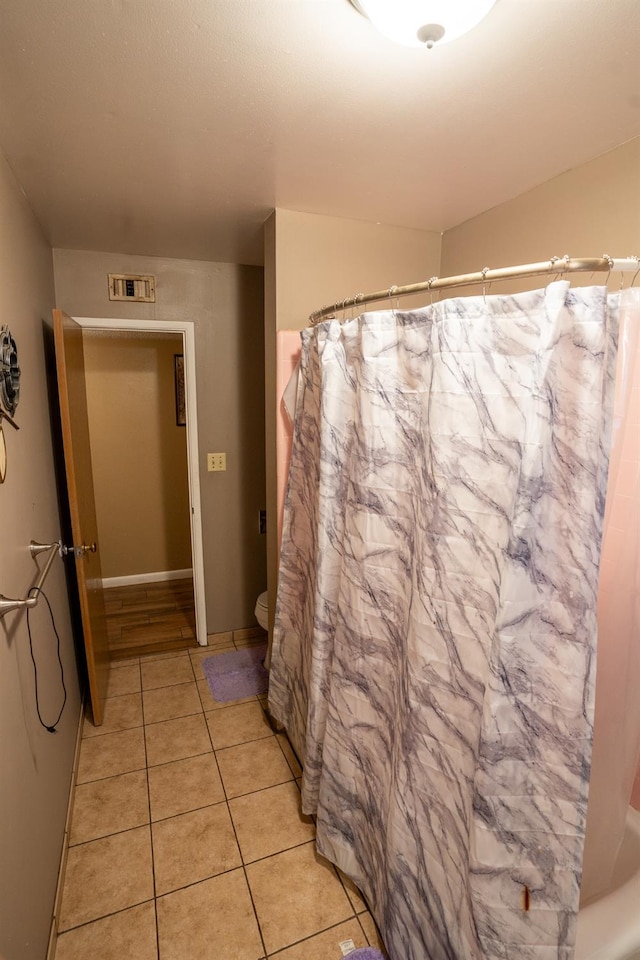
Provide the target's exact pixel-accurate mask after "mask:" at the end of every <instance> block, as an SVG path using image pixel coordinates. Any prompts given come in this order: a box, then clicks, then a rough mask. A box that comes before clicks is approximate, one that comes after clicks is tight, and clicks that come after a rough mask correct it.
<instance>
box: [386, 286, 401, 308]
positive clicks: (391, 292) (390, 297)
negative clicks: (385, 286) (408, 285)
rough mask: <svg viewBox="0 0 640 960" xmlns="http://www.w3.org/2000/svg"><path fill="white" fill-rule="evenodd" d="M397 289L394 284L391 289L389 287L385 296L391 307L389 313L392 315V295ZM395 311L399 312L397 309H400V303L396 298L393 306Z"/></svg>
mask: <svg viewBox="0 0 640 960" xmlns="http://www.w3.org/2000/svg"><path fill="white" fill-rule="evenodd" d="M397 289H398V288H397V286H396V285H395V284H394V285H393V286H392V287H389V291H388V294H387V296H388V297H389V304H390V306H391V313H393V311H394V307H393V300H392V297H393V295H394V293H395V292H396V290H397ZM395 309H396V310H399V309H400V301H399V299H398V297H396V306H395Z"/></svg>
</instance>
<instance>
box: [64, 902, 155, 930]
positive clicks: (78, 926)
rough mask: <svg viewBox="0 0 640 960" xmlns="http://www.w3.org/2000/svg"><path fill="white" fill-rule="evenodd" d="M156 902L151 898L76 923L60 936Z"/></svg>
mask: <svg viewBox="0 0 640 960" xmlns="http://www.w3.org/2000/svg"><path fill="white" fill-rule="evenodd" d="M154 900H155V897H149V898H148V899H147V900H140V901H139V902H138V903H130V904H129V906H128V907H122V908H121V909H120V910H110V911H109V913H102V914H100V916H99V917H94V918H93V919H92V920H83V922H82V923H76V925H75V926H73V927H67V929H66V930H61V931H60V933H59V934H58V936H59V937H61V936H63V935H64V934H65V933H71V932H72V931H73V930H81V929H82V927H90V926H91V924H92V923H98V921H99V920H106V919H107V918H108V917H117V916H118V914H119V913H126V912H127V910H133V909H134V908H135V907H142V906H143V905H144V904H145V903H153V902H154Z"/></svg>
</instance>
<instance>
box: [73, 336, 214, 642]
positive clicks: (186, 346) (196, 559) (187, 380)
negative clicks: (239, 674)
mask: <svg viewBox="0 0 640 960" xmlns="http://www.w3.org/2000/svg"><path fill="white" fill-rule="evenodd" d="M72 319H73V320H75V322H76V323H77V324H79V325H80V326H81V327H83V328H85V329H91V330H105V331H114V330H116V331H117V330H122V331H128V332H132V333H177V334H180V335H181V336H182V352H183V354H184V390H185V401H186V413H187V426H186V430H187V476H188V483H189V507H190V511H189V514H190V517H189V518H190V522H191V563H192V569H193V599H194V604H195V615H196V639H197V641H198V643H199V644H200V646H203V647H204V646H206V645H207V610H206V604H205V584H204V552H203V545H202V507H201V501H200V455H199V450H198V414H197V396H196V343H195V327H194V323H193V321H192V320H119V319H115V318H112V317H73V318H72Z"/></svg>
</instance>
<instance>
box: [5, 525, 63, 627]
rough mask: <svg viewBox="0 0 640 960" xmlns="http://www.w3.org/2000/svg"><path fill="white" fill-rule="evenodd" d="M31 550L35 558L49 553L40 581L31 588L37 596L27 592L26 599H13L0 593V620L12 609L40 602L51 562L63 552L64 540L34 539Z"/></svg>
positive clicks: (30, 546) (31, 605) (30, 545)
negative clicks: (39, 541)
mask: <svg viewBox="0 0 640 960" xmlns="http://www.w3.org/2000/svg"><path fill="white" fill-rule="evenodd" d="M29 552H30V553H31V556H32V557H33V558H34V560H35V558H36V557H37V556H38V555H39V554H41V553H48V554H49V555H48V557H47V562H46V563H45V565H44V567H43V568H42V573H41V574H40V576H39V578H38V582H37V583H36V584H34V586H33V587H31V589H30V590H29V594H30V593H31V591H32V590H35V591H36V593H35V596H33V597H31V596H29V594H27V596H26V597H25V598H24V600H11V599H9V598H8V597H5V596H3V595H2V594H1V593H0V620H2V618H3V617H4V616H5V614H7V613H10V612H11V611H12V610H20V609H22V607H35V605H36V604H37V602H38V595H39V591H40V590H41V589H42V584H43V583H44V582H45V580H46V579H47V574H48V573H49V570H50V569H51V564H52V563H53V561H54V559H55V555H56V553H58V554H59V555H60V556H62V554H63V547H62V540H56V541H55V542H54V543H37V542H36V541H35V540H32V541H31V543H30V544H29Z"/></svg>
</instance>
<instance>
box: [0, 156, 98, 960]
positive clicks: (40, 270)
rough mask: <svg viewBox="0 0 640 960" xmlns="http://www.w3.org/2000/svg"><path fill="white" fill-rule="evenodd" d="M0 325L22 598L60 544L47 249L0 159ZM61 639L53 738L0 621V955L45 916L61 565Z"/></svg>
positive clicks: (39, 946)
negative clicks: (48, 356) (16, 386)
mask: <svg viewBox="0 0 640 960" xmlns="http://www.w3.org/2000/svg"><path fill="white" fill-rule="evenodd" d="M0 304H1V305H2V314H1V316H0V323H2V324H4V323H8V324H9V326H10V328H11V332H12V334H13V336H14V339H15V340H16V343H17V346H18V352H19V360H20V365H21V368H22V380H21V399H20V403H19V406H18V409H17V411H16V420H17V422H18V423H19V425H20V432H19V433H16V432H15V431H14V430H13V429H12V428H11V427H10V426H7V425H5V426H4V434H5V438H6V445H7V451H8V469H7V477H6V481H5V483H4V484H3V485H0V530H1V531H2V534H1V535H0V592H1V593H3V594H5V595H6V596H9V597H23V596H24V595H25V593H26V591H27V590H28V588H29V587H30V586H31V585H32V584H33V583H34V581H35V580H36V578H37V574H36V570H35V567H34V562H33V560H32V559H31V557H30V555H29V554H28V551H27V545H28V543H29V541H30V540H31V539H32V538H33V539H36V540H41V541H44V542H47V543H49V542H51V541H53V540H56V539H58V538H59V537H60V532H61V531H60V520H59V516H58V506H57V497H56V486H55V475H54V466H53V457H52V440H51V430H50V425H49V408H48V398H47V378H46V371H45V349H44V336H43V322H44V323H46V324H47V325H48V326H49V327H50V318H51V308H52V306H53V305H54V291H53V270H52V262H51V249H50V248H49V246H48V244H47V243H46V242H45V239H44V237H43V236H42V233H41V231H40V228H39V226H38V224H37V223H36V221H35V219H34V217H33V215H32V213H31V210H30V208H29V207H28V205H27V203H26V201H25V199H24V196H23V194H22V192H21V190H20V188H19V186H18V185H17V183H16V182H15V180H14V178H13V176H12V174H11V173H10V171H9V168H8V166H7V165H6V164H5V161H4V159H3V158H2V157H1V156H0ZM45 590H46V593H47V595H48V597H49V600H50V602H51V606H52V609H53V613H54V616H55V620H56V625H57V628H58V633H59V635H60V640H61V656H62V662H63V664H64V673H65V683H66V686H67V691H68V699H67V705H66V707H65V710H64V713H63V716H62V720H61V722H60V726H59V727H58V732H57V733H56V734H55V735H52V734H50V733H47V732H46V731H45V730H44V729H43V728H42V727H41V726H40V724H39V722H38V718H37V714H36V704H35V697H34V676H33V666H32V663H31V658H30V655H29V639H28V636H27V625H26V617H25V614H24V612H22V613H10V614H8V615H7V616H6V617H5V619H4V620H2V621H0V744H1V746H0V785H1V786H0V865H1V866H0V956H2V957H5V958H6V960H43V958H44V957H45V956H46V952H47V942H48V938H49V930H50V925H51V919H52V915H53V905H54V896H55V889H56V881H57V876H58V867H59V863H60V854H61V851H62V846H63V838H64V826H65V816H66V809H67V800H68V796H69V788H70V783H71V772H72V765H73V754H74V748H75V738H76V733H77V729H78V722H79V716H80V697H79V690H78V680H77V670H76V662H75V654H74V647H73V640H72V635H71V626H70V619H69V608H68V603H67V593H66V586H65V578H64V570H63V566H62V561H61V560H59V559H56V560H55V562H54V565H53V567H52V569H51V572H50V574H49V577H48V578H47V581H46V584H45ZM31 626H32V634H33V640H34V652H35V656H36V660H37V663H38V689H39V696H40V704H41V709H42V713H43V714H44V717H45V719H47V720H49V722H51V720H54V719H55V716H56V715H57V712H58V710H59V707H60V704H61V702H62V690H61V686H60V670H59V667H58V662H57V658H56V652H55V650H56V646H55V644H56V641H55V637H54V635H53V633H52V630H51V625H50V621H49V618H48V614H47V612H46V607H45V605H44V604H42V603H41V604H40V605H39V606H38V607H37V608H36V610H35V611H34V612H33V615H32V617H31Z"/></svg>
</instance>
